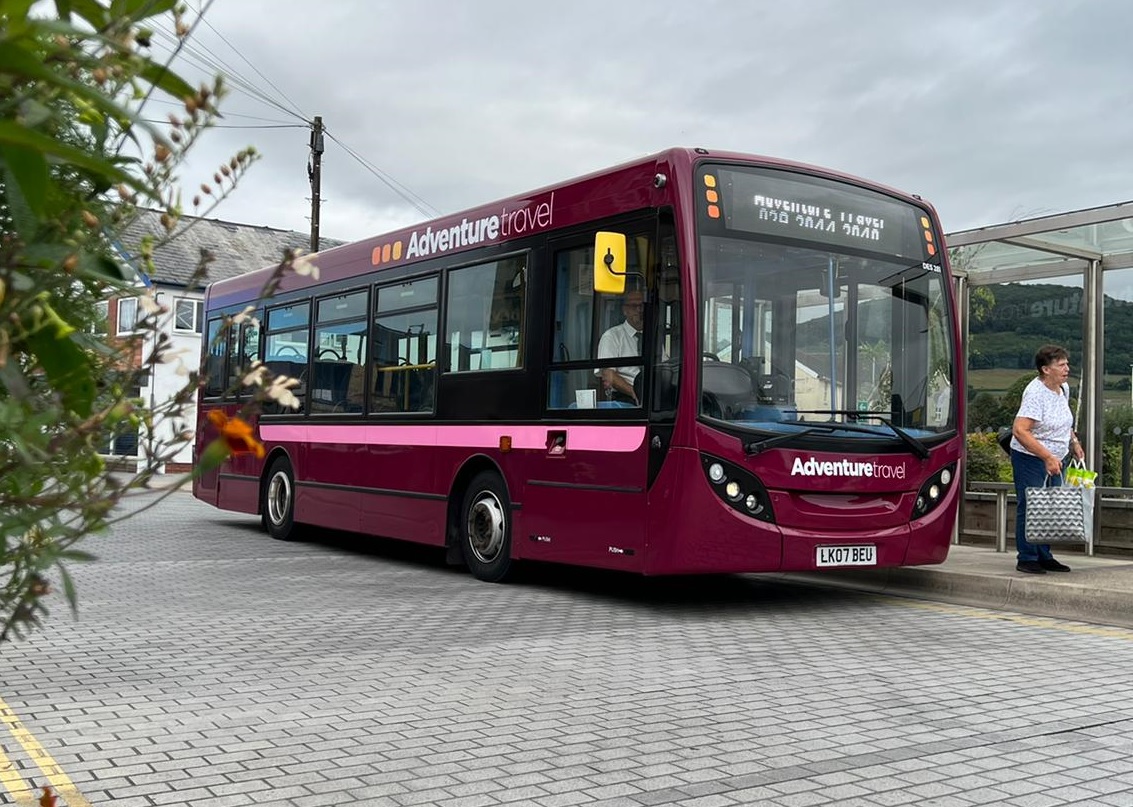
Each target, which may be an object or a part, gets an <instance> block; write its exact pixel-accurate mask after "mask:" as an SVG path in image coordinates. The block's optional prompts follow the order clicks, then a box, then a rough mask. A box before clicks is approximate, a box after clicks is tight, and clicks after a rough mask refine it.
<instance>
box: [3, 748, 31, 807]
mask: <svg viewBox="0 0 1133 807" xmlns="http://www.w3.org/2000/svg"><path fill="white" fill-rule="evenodd" d="M0 784H2V785H4V789H5V790H7V791H8V793H9V794H11V796H12V798H13V799H15V800H16V804H17V805H19V807H35V796H34V795H33V794H32V792H31V789H30V788H29V787H28V784H27V782H25V781H24V780H23V777H22V776H20V772H19V771H17V770H16V766H15V765H13V764H12V761H11V760H10V759H8V757H7V756H6V755H5V754H4V749H3V747H0Z"/></svg>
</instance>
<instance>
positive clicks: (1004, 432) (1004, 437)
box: [995, 426, 1011, 457]
mask: <svg viewBox="0 0 1133 807" xmlns="http://www.w3.org/2000/svg"><path fill="white" fill-rule="evenodd" d="M995 442H997V443H999V447H1000V448H1002V449H1003V450H1004V451H1005V452H1007V456H1009V457H1010V456H1011V427H1010V426H1002V427H1000V429H999V434H997V435H996V436H995Z"/></svg>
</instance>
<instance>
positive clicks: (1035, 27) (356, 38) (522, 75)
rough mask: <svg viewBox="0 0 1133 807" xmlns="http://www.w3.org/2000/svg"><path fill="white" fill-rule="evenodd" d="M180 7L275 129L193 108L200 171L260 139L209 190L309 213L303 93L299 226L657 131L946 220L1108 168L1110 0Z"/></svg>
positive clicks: (1113, 185) (340, 224) (430, 200)
mask: <svg viewBox="0 0 1133 807" xmlns="http://www.w3.org/2000/svg"><path fill="white" fill-rule="evenodd" d="M205 20H206V24H204V25H201V26H198V29H197V33H196V35H195V38H194V40H193V50H192V52H191V53H190V54H187V55H186V57H185V58H183V59H182V60H181V62H180V63H179V64H180V67H181V69H182V70H185V71H190V72H191V71H197V70H201V71H209V70H211V71H216V70H222V71H224V72H228V73H229V74H230V75H231V76H232V87H233V93H232V95H231V96H230V97H229V98H228V99H227V101H226V103H225V104H224V106H223V109H224V110H225V111H226V115H227V117H226V121H225V123H226V124H227V125H229V126H266V125H276V124H278V125H290V126H292V127H293V128H271V129H267V128H222V129H217V130H216V131H215V132H211V133H209V135H208V136H207V137H206V138H205V139H204V141H202V144H201V147H200V149H199V152H198V153H196V154H195V155H194V160H193V163H192V168H193V169H194V170H199V171H201V172H202V173H204V174H205V175H206V176H207V175H211V173H212V167H213V166H214V165H215V164H218V163H219V162H221V161H223V160H225V159H226V158H227V155H229V154H231V153H232V152H234V151H235V150H236V149H238V148H241V147H243V146H244V145H247V144H249V143H252V144H255V145H256V146H257V147H258V148H259V149H260V150H261V151H262V152H263V154H264V157H263V159H262V160H261V162H260V163H259V164H258V165H257V166H256V167H255V168H254V169H253V171H252V174H251V175H250V176H249V177H248V178H247V179H246V181H245V182H243V183H242V186H241V187H240V189H239V190H238V191H237V193H236V194H235V196H234V197H233V198H232V199H231V200H229V201H228V202H226V203H225V204H224V205H223V206H222V207H221V208H220V210H219V211H218V213H217V215H218V216H219V217H221V218H226V219H229V220H234V221H240V222H245V223H254V224H264V225H268V226H272V227H279V228H285V229H295V230H300V231H303V230H305V229H306V228H307V227H308V217H309V215H310V186H309V184H308V179H307V161H308V138H309V130H308V129H307V128H306V126H305V124H304V120H307V121H309V120H310V119H311V118H313V117H314V116H315V115H320V116H321V117H322V119H323V121H324V124H325V126H326V129H327V133H328V137H327V140H326V152H325V154H324V155H323V163H322V197H323V206H322V208H321V224H322V234H323V235H325V236H330V237H335V238H345V239H355V238H363V237H367V236H370V235H375V234H379V233H381V232H383V231H386V230H389V229H392V228H395V227H399V226H403V225H405V224H409V223H412V222H414V221H420V220H423V219H425V218H427V217H428V216H429V215H431V213H432V211H434V210H436V211H439V212H441V213H451V212H455V211H457V210H461V209H465V208H468V207H472V206H475V205H478V204H481V203H485V202H489V201H492V200H494V199H498V198H500V197H503V196H507V195H510V194H513V193H520V192H523V191H525V190H529V189H533V188H536V187H539V186H542V185H546V184H549V183H552V182H557V181H560V180H563V179H566V178H569V177H572V176H576V175H579V174H582V173H586V172H589V171H592V170H596V169H598V168H601V167H604V166H607V165H613V164H616V163H619V162H622V161H625V160H627V159H630V158H633V157H636V156H639V155H642V154H646V153H651V152H654V151H659V150H661V149H663V148H666V147H669V146H674V145H684V146H705V147H709V148H721V149H729V150H736V151H744V152H753V153H760V154H767V155H770V156H775V157H782V158H787V159H793V160H799V161H803V162H810V163H815V164H819V165H824V166H826V167H830V168H834V169H837V170H841V171H845V172H848V173H851V174H857V175H860V176H863V177H867V178H870V179H873V180H877V181H880V182H883V183H885V184H888V185H891V186H894V187H897V188H900V189H902V190H906V191H909V192H914V193H919V194H921V195H922V196H924V197H925V198H927V199H929V200H930V201H932V202H933V203H934V204H935V205H936V207H937V209H938V210H939V211H940V212H941V216H942V218H943V220H944V224H945V228H946V229H949V230H955V229H963V228H967V227H973V226H980V225H986V224H992V223H998V222H1000V221H1004V220H1008V219H1010V218H1015V217H1018V216H1019V215H1021V214H1034V213H1042V212H1058V211H1063V210H1071V209H1077V208H1080V207H1087V206H1093V205H1100V204H1108V203H1112V202H1118V201H1124V200H1125V199H1126V198H1128V197H1129V195H1130V194H1129V188H1130V187H1133V166H1131V164H1130V161H1129V160H1128V159H1126V155H1125V152H1126V150H1127V149H1128V145H1127V144H1128V143H1129V142H1133V104H1131V103H1130V101H1131V100H1133V98H1131V97H1130V96H1131V90H1130V89H1129V83H1128V76H1129V74H1130V67H1133V64H1131V62H1133V57H1131V55H1130V51H1129V49H1128V47H1127V45H1126V43H1125V42H1124V39H1125V34H1126V32H1128V31H1129V30H1133V5H1129V4H1127V3H1125V2H1122V1H1121V0H1080V1H1079V2H1061V3H1057V4H1055V3H1033V2H1026V1H1024V0H985V1H983V2H980V1H978V0H954V1H953V2H951V3H949V4H947V5H944V6H942V5H941V4H910V3H907V2H903V1H900V0H875V1H874V2H871V3H869V4H860V3H844V2H837V1H836V0H812V1H811V2H807V3H793V4H787V3H774V2H764V1H760V2H751V3H733V2H722V1H717V2H703V0H702V1H701V2H698V3H691V2H676V1H675V0H650V1H648V2H647V1H646V0H621V1H620V2H616V3H614V2H596V1H595V0H576V2H573V3H570V4H542V3H530V2H518V1H517V0H515V1H512V0H480V2H477V3H467V4H451V3H447V2H441V0H418V1H417V2H414V3H401V2H392V1H389V2H361V1H360V0H357V1H356V0H336V2H334V3H321V4H315V5H312V4H310V3H306V2H300V1H299V0H242V2H240V3H214V4H212V5H210V6H209V10H208V13H207V16H206V18H205ZM383 176H384V177H386V179H387V180H390V181H388V182H387V181H383V179H382V177H383ZM186 182H187V184H188V185H189V187H194V186H195V184H196V182H195V181H192V179H191V178H189V177H187V179H186ZM391 185H392V187H391ZM398 185H400V186H402V188H403V191H402V192H399V189H398ZM406 197H409V199H407V198H406ZM412 199H417V200H423V202H424V203H421V202H420V201H418V203H417V205H416V206H415V205H414V204H413V203H412V201H411V200H412Z"/></svg>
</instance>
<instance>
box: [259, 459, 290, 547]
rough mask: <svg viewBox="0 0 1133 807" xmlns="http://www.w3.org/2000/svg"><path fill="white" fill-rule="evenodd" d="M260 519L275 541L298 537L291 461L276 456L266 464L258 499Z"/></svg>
mask: <svg viewBox="0 0 1133 807" xmlns="http://www.w3.org/2000/svg"><path fill="white" fill-rule="evenodd" d="M260 519H261V521H263V525H264V529H265V530H267V533H268V535H270V536H271V537H272V538H275V539H276V540H277V541H294V540H295V539H297V538H298V537H299V530H298V529H297V527H296V524H295V474H294V473H293V472H292V470H291V463H290V462H288V461H287V460H286V459H285V458H283V457H276V458H275V459H274V460H272V463H271V465H270V466H268V472H267V476H265V477H264V487H263V494H262V498H261V500H260Z"/></svg>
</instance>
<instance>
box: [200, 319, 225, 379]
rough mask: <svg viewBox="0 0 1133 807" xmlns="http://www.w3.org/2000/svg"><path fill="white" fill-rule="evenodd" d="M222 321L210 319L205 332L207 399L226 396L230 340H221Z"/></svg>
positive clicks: (204, 368) (204, 369)
mask: <svg viewBox="0 0 1133 807" xmlns="http://www.w3.org/2000/svg"><path fill="white" fill-rule="evenodd" d="M221 324H222V320H220V319H219V318H218V319H210V320H209V321H208V327H207V328H206V330H205V334H206V336H205V338H206V339H207V340H208V341H207V342H206V344H205V350H206V353H205V366H204V367H203V368H202V369H203V371H204V376H205V378H204V383H205V397H209V398H215V397H219V396H221V395H223V394H224V380H225V377H226V376H225V372H224V360H225V357H226V354H227V352H228V339H227V338H221V335H220V329H221Z"/></svg>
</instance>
